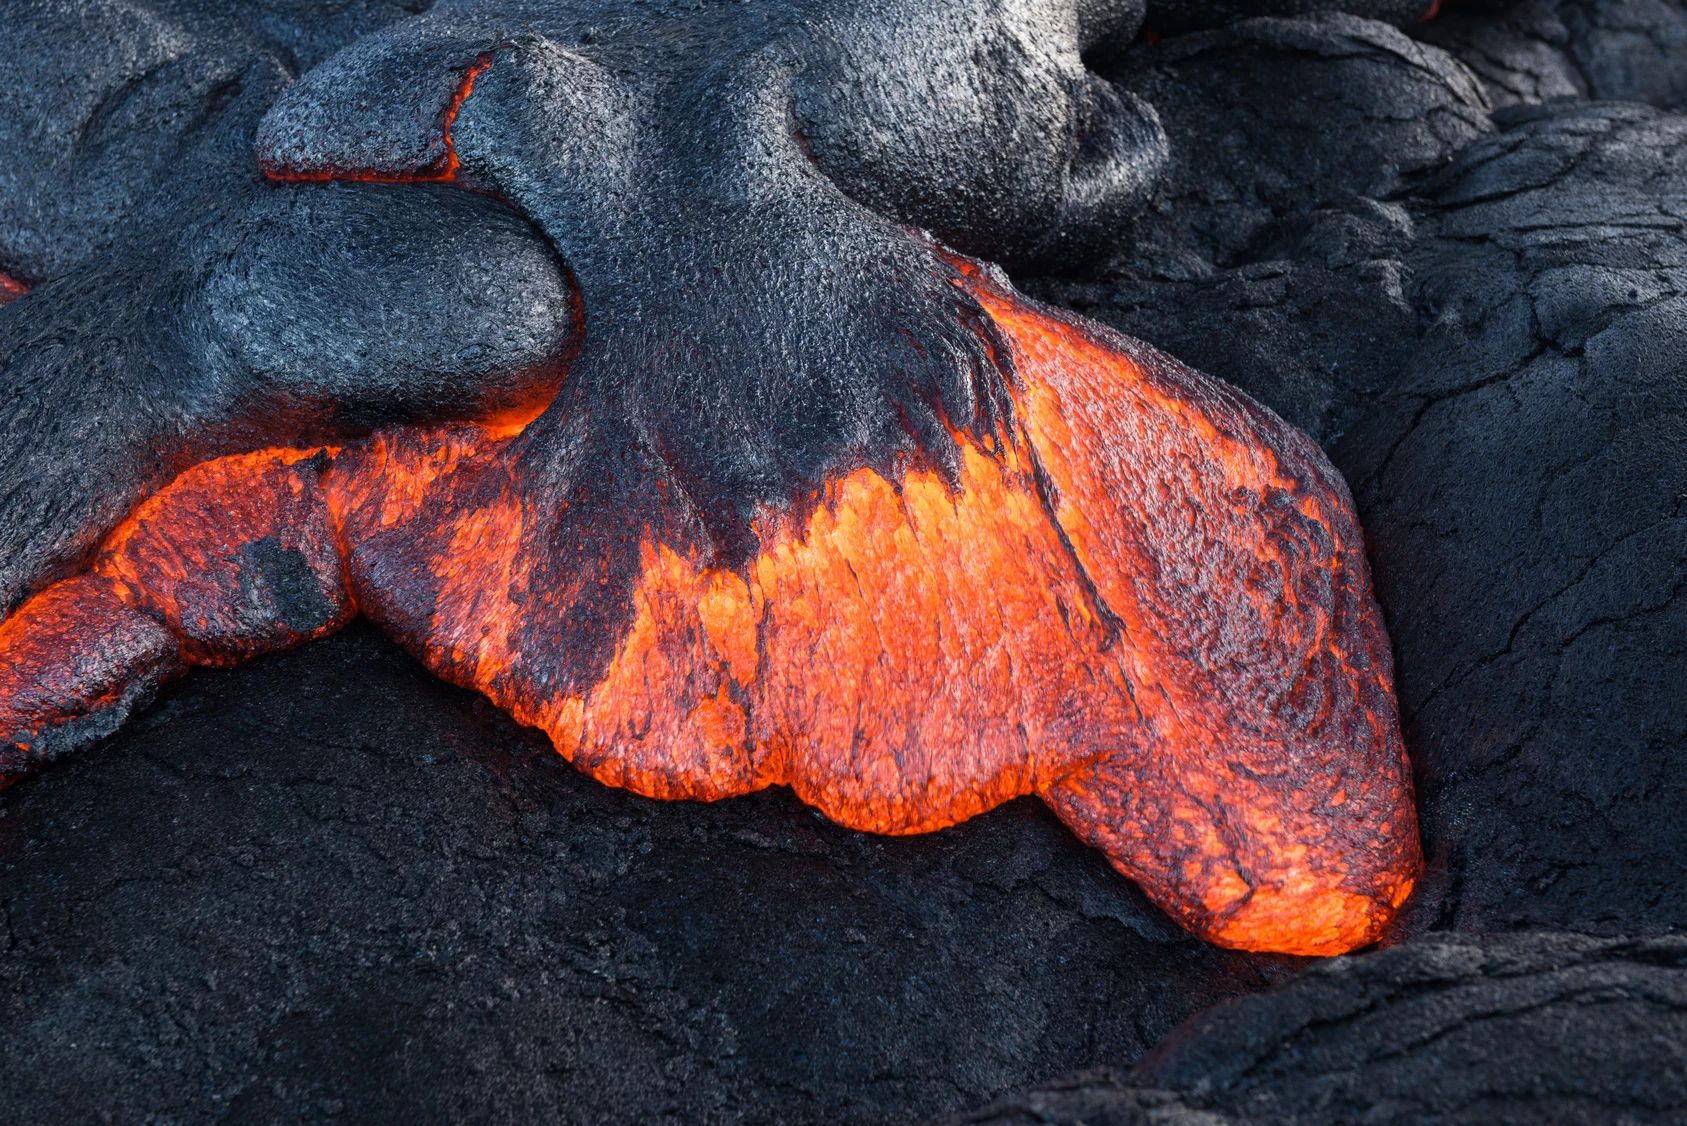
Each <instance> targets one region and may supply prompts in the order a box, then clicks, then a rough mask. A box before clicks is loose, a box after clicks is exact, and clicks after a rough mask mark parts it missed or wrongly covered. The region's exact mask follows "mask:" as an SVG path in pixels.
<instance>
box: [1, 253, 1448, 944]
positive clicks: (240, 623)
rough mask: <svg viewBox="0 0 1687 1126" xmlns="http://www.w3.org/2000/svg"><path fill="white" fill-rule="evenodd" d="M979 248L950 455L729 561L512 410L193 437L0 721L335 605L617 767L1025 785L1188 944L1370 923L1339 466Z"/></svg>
mask: <svg viewBox="0 0 1687 1126" xmlns="http://www.w3.org/2000/svg"><path fill="white" fill-rule="evenodd" d="M968 274H969V280H968V282H967V285H968V287H969V288H970V289H971V290H972V291H973V294H974V296H976V297H977V298H978V300H979V301H980V302H982V303H983V305H984V306H985V308H986V309H987V310H988V311H989V313H990V315H991V316H992V317H993V318H994V319H995V321H996V323H997V325H998V326H999V327H1000V328H1001V330H1002V331H1003V333H1004V334H1005V336H1006V338H1007V340H1008V341H1009V342H1010V343H1011V346H1012V350H1013V360H1014V367H1015V369H1016V372H1017V375H1016V376H1015V383H1014V385H1013V388H1012V395H1013V400H1014V407H1015V418H1014V421H1013V422H1012V424H1011V426H1009V427H1008V428H1007V435H1006V437H1005V438H1003V439H999V440H998V439H989V440H986V441H980V440H977V439H974V438H972V437H970V436H968V435H965V434H957V435H956V440H957V441H958V442H959V443H960V445H961V462H960V467H959V471H958V474H956V475H955V476H954V477H953V478H945V477H943V476H941V475H939V474H938V473H936V472H934V471H931V470H927V469H913V470H910V471H908V472H906V473H904V474H903V475H901V477H900V478H899V479H895V480H892V479H889V478H887V477H885V476H882V475H880V474H879V473H877V472H875V471H873V470H871V469H855V470H853V471H848V472H844V473H842V474H841V475H839V476H837V477H836V478H835V479H833V480H831V481H829V482H827V483H826V485H825V486H824V491H823V494H822V495H821V496H820V497H819V498H817V499H818V503H816V504H814V505H812V506H808V507H804V508H802V509H801V510H800V512H801V514H800V515H799V514H798V510H797V509H794V508H793V509H791V510H785V511H766V512H763V513H762V515H761V516H760V517H759V518H758V520H757V521H756V525H755V528H754V531H755V534H756V537H757V542H758V543H759V550H758V551H757V552H756V553H755V555H754V557H753V558H751V559H749V560H748V561H747V562H745V563H743V564H741V565H735V566H730V567H729V566H723V565H720V564H718V563H717V562H716V561H715V560H714V559H713V558H712V557H711V556H709V555H708V554H707V550H706V549H704V548H699V547H697V546H695V544H696V543H697V542H699V541H698V540H697V539H696V538H694V537H688V536H685V535H682V534H680V533H678V532H676V531H675V529H679V528H683V527H684V526H685V515H684V512H683V511H682V508H683V505H682V502H681V501H680V500H679V499H677V498H673V497H670V496H669V494H668V492H667V491H665V490H662V489H653V490H652V491H651V492H650V494H649V495H650V497H651V498H652V499H651V500H650V502H649V507H648V510H641V511H634V512H627V511H619V510H615V511H611V510H609V509H610V507H611V506H607V505H606V506H605V510H604V511H590V512H586V513H584V514H582V513H579V512H575V513H571V514H568V515H569V516H570V518H572V519H574V520H575V521H576V523H575V524H565V523H559V519H560V517H559V514H558V513H557V512H556V511H554V510H553V509H554V507H555V506H554V505H553V506H551V507H549V508H547V507H546V503H545V502H543V501H542V500H539V499H536V498H540V497H542V496H544V495H546V494H543V493H542V491H541V490H538V489H537V487H536V486H534V485H533V483H532V478H531V473H532V470H530V469H529V468H527V466H528V463H527V462H525V461H524V460H523V453H524V450H525V449H526V448H527V447H526V443H527V440H528V437H529V435H527V434H526V433H524V432H523V431H522V430H521V428H520V424H519V423H513V424H510V425H502V426H496V427H490V426H480V425H474V424H461V425H457V426H451V427H441V428H432V429H425V428H399V429H395V430H390V431H386V432H382V433H378V434H376V435H374V436H372V437H370V438H368V439H366V440H364V441H361V442H358V443H355V444H354V445H352V446H349V447H347V448H346V449H345V450H343V451H335V452H333V453H330V452H329V451H319V452H312V451H274V450H272V451H264V452H261V453H258V454H252V455H245V456H243V457H240V458H225V459H222V460H220V461H216V462H209V463H206V464H204V465H201V466H198V467H196V468H195V469H193V470H190V471H189V472H188V473H185V474H183V475H182V477H181V478H179V479H178V480H177V481H176V482H175V483H173V484H172V485H171V486H170V487H169V488H167V489H165V490H164V491H163V492H161V493H160V494H158V495H157V496H155V497H153V498H152V499H151V500H149V501H147V502H146V503H145V504H143V505H142V506H140V508H139V509H137V511H136V512H135V513H134V515H133V516H132V517H131V518H130V519H129V521H128V522H126V523H125V525H124V526H123V527H121V528H119V529H118V530H117V531H116V532H115V533H113V534H112V535H111V537H110V538H109V539H108V541H107V543H106V546H105V549H104V551H103V553H102V555H101V557H100V560H99V562H98V564H97V565H96V568H95V571H94V573H93V574H92V575H89V576H85V577H83V578H79V579H74V580H71V581H70V582H68V583H61V584H59V585H58V586H55V587H52V588H50V589H49V590H47V591H46V592H44V593H43V594H41V595H38V596H37V597H36V598H34V599H32V600H31V601H30V602H28V603H27V604H26V605H25V606H24V608H23V609H22V610H21V611H20V612H19V613H18V614H17V615H16V616H14V617H13V618H12V619H11V620H9V621H7V622H5V623H4V624H3V625H0V659H3V660H4V661H5V666H4V667H5V668H6V669H7V671H6V672H5V673H0V737H7V738H10V739H12V741H13V742H15V743H17V744H18V745H19V746H20V747H24V748H25V749H26V751H27V748H28V746H29V745H30V744H31V743H34V742H38V741H40V739H41V738H42V737H43V733H45V734H46V736H48V737H50V736H51V734H52V731H53V725H54V723H55V722H58V720H57V719H55V715H59V716H72V717H73V718H74V717H86V716H92V715H97V714H98V713H99V711H100V708H101V701H103V700H104V701H108V700H110V699H112V698H113V697H112V693H114V692H118V691H121V690H122V687H123V684H124V683H125V681H124V676H125V675H126V673H125V670H126V669H132V666H135V665H136V664H137V662H138V663H143V664H144V663H145V662H147V661H150V662H152V663H151V664H150V665H148V666H147V667H148V668H149V669H150V670H151V671H150V672H149V673H148V675H149V676H151V678H152V680H153V681H156V680H157V679H160V678H161V677H163V676H166V675H170V674H172V673H173V672H175V671H176V670H177V669H179V668H181V667H182V666H183V664H184V663H186V662H196V663H227V662H229V661H233V660H238V659H240V658H243V657H246V656H250V655H252V654H254V653H257V652H263V651H267V650H270V649H274V648H279V647H281V646H285V645H291V644H297V643H299V642H301V641H303V640H306V639H307V638H309V637H312V636H319V635H320V634H321V633H324V632H327V631H329V630H331V629H334V628H338V626H339V625H340V624H341V623H343V622H344V621H345V620H346V619H347V618H348V617H349V616H350V614H351V613H352V612H353V609H352V608H353V605H354V604H355V605H356V607H358V608H359V609H361V610H362V612H364V613H365V614H367V615H368V616H369V617H371V618H372V619H373V620H374V621H375V622H377V623H378V624H379V625H381V626H382V627H383V628H384V629H386V630H387V631H388V632H389V633H391V634H392V636H394V637H395V638H397V639H398V640H399V641H400V642H401V643H402V644H404V645H405V646H407V647H408V648H409V649H410V650H411V651H412V652H414V653H415V654H416V655H417V656H418V657H419V658H420V659H421V660H423V661H424V662H426V663H427V664H428V665H429V667H431V668H432V669H434V670H435V671H436V672H438V673H439V674H440V675H441V676H443V677H445V678H447V679H449V680H451V681H454V682H456V683H458V684H462V685H465V686H470V687H473V688H476V689H478V690H480V691H482V692H484V693H486V694H487V695H488V696H489V697H491V698H492V699H493V700H495V701H496V702H497V703H498V704H499V705H501V706H502V707H504V708H506V709H508V710H509V712H510V713H511V714H512V715H514V716H515V717H516V718H517V719H518V720H520V721H521V722H523V723H526V724H531V725H533V726H537V727H539V728H541V729H543V730H544V731H545V732H546V733H547V734H548V735H549V736H550V738H551V739H552V741H553V742H554V743H555V745H556V747H557V749H558V750H559V751H560V752H561V753H562V754H563V755H565V756H567V757H568V758H570V759H571V760H572V761H573V762H574V763H575V764H576V765H577V766H578V767H580V768H581V769H582V770H584V771H586V772H587V773H589V774H591V775H592V776H593V777H595V778H597V779H599V780H601V781H603V782H605V783H608V784H610V785H615V786H622V787H626V788H627V789H630V790H633V791H635V792H637V793H640V794H644V795H647V796H650V797H656V798H692V799H700V800H713V799H717V798H724V797H730V796H733V795H736V794H743V793H746V792H749V791H752V790H756V789H759V788H761V787H764V786H770V785H787V786H790V787H792V788H793V789H794V790H795V791H796V793H797V794H798V795H799V796H800V797H801V798H802V799H803V800H804V801H806V802H808V803H810V804H812V805H814V806H816V807H817V808H819V809H820V810H822V811H823V812H824V813H825V814H826V815H827V816H828V817H830V818H832V819H833V820H835V821H837V822H839V823H841V824H844V825H847V826H851V827H854V828H858V829H864V830H869V831H873V832H879V833H920V832H927V831H930V830H933V829H938V828H941V827H943V826H945V825H950V824H954V823H955V822H958V821H961V820H964V819H966V818H969V817H972V816H974V815H975V814H978V813H981V812H984V811H985V810H988V809H990V808H991V807H993V806H995V805H997V804H999V803H1001V802H1003V801H1006V800H1009V799H1011V798H1014V797H1017V796H1020V795H1024V794H1037V795H1039V796H1041V797H1042V798H1043V800H1044V801H1046V802H1048V803H1049V805H1050V806H1051V807H1052V808H1053V809H1054V810H1055V811H1056V813H1058V814H1059V816H1060V817H1061V818H1062V819H1063V820H1064V821H1065V822H1066V823H1067V824H1069V825H1070V826H1072V828H1073V829H1074V830H1075V831H1076V832H1077V833H1078V834H1079V835H1080V836H1081V837H1082V838H1083V839H1084V840H1086V841H1087V842H1089V843H1091V844H1093V845H1095V846H1096V847H1098V848H1100V849H1102V850H1103V851H1104V852H1105V853H1106V854H1107V856H1108V857H1109V858H1110V859H1111V860H1112V862H1113V863H1114V865H1115V866H1117V867H1118V868H1119V870H1120V871H1122V872H1124V873H1125V874H1127V875H1128V876H1130V877H1131V878H1133V879H1135V880H1136V881H1138V882H1139V883H1140V884H1141V885H1142V887H1143V889H1144V890H1145V891H1146V892H1147V894H1148V895H1149V896H1150V897H1151V898H1152V899H1153V900H1154V901H1155V902H1156V903H1158V904H1159V905H1160V906H1161V907H1163V908H1164V909H1165V910H1166V911H1168V912H1169V913H1170V914H1171V915H1173V916H1174V917H1176V918H1177V919H1178V920H1179V921H1180V922H1182V923H1183V924H1184V925H1185V926H1187V927H1188V928H1189V929H1191V930H1192V931H1194V932H1195V933H1197V934H1199V935H1202V936H1203V937H1205V938H1208V939H1210V940H1212V941H1214V942H1217V943H1220V944H1222V945H1226V946H1233V947H1238V948H1242V949H1250V950H1277V951H1284V952H1289V953H1297V954H1334V953H1340V952H1343V951H1346V950H1350V949H1353V948H1355V947H1358V946H1361V945H1364V944H1367V943H1369V942H1372V941H1375V940H1376V938H1377V937H1378V936H1379V935H1380V934H1381V932H1382V930H1383V928H1384V927H1385V926H1386V924H1387V923H1388V921H1389V920H1390V918H1391V917H1392V916H1393V914H1394V912H1395V910H1396V909H1397V908H1398V907H1399V905H1400V904H1401V902H1403V900H1404V899H1405V896H1406V895H1407V893H1408V892H1409V891H1410V888H1411V886H1412V881H1413V878H1414V877H1415V875H1416V873H1417V871H1418V869H1419V866H1420V863H1421V861H1420V856H1419V846H1418V836H1417V825H1416V818H1415V813H1414V810H1413V804H1412V795H1411V784H1410V778H1409V773H1408V767H1407V763H1406V758H1405V754H1404V751H1403V748H1402V745H1401V742H1400V737H1399V732H1398V726H1397V721H1396V717H1395V707H1394V702H1393V695H1392V685H1391V678H1392V670H1391V666H1390V658H1389V651H1388V647H1387V639H1386V637H1385V636H1384V633H1383V629H1382V625H1381V621H1380V615H1379V613H1378V611H1377V608H1376V606H1375V604H1374V602H1373V601H1372V599H1371V593H1370V586H1369V577H1368V574H1367V569H1366V564H1365V560H1364V556H1363V550H1362V537H1361V533H1360V530H1359V527H1358V525H1357V522H1356V520H1355V518H1354V516H1353V511H1352V504H1351V501H1350V499H1349V498H1348V495H1347V492H1346V488H1345V486H1344V485H1343V483H1342V482H1341V479H1340V478H1339V476H1338V475H1336V473H1335V471H1334V470H1333V469H1332V468H1330V466H1329V465H1328V463H1327V462H1326V461H1325V460H1324V459H1323V456H1322V454H1321V453H1319V451H1318V450H1317V448H1316V447H1315V446H1314V445H1312V443H1311V442H1310V441H1309V440H1308V439H1306V438H1305V437H1304V436H1303V435H1301V434H1299V433H1298V432H1296V431H1294V430H1292V429H1291V428H1290V427H1288V426H1287V425H1285V424H1284V423H1282V422H1281V421H1280V420H1279V419H1277V418H1276V416H1274V415H1271V414H1270V413H1269V412H1267V411H1264V410H1263V409H1262V408H1260V407H1258V406H1256V405H1255V404H1253V403H1252V402H1251V401H1249V400H1247V399H1245V398H1244V397H1242V396H1241V395H1239V394H1237V393H1236V392H1234V391H1231V390H1230V389H1228V388H1226V387H1224V386H1223V385H1221V384H1218V383H1216V382H1214V381H1212V380H1208V379H1206V378H1205V377H1202V376H1200V375H1197V374H1196V373H1193V372H1190V371H1188V369H1185V368H1183V367H1182V366H1181V365H1178V364H1177V363H1176V362H1175V361H1173V360H1171V359H1170V358H1168V357H1166V356H1163V355H1161V354H1160V353H1157V352H1154V351H1153V350H1151V349H1148V348H1146V347H1145V346H1142V345H1138V344H1135V343H1134V342H1130V341H1127V340H1124V339H1123V338H1119V337H1113V336H1106V335H1101V334H1099V332H1098V330H1095V329H1093V328H1091V327H1087V326H1085V325H1083V324H1080V323H1079V322H1076V321H1073V320H1069V319H1065V318H1063V317H1061V316H1059V315H1056V314H1052V313H1050V312H1048V311H1045V310H1042V309H1040V308H1036V307H1033V306H1031V305H1029V304H1028V303H1026V302H1024V301H1023V300H1022V299H1020V298H1017V297H1016V296H1014V295H1013V294H1012V293H1011V292H1010V291H1008V290H1006V289H1005V288H1002V287H999V286H998V285H996V284H995V283H993V282H992V281H990V280H989V279H988V278H986V277H984V276H983V275H982V274H981V273H979V272H978V271H976V270H972V269H969V270H968ZM601 526H609V527H610V531H608V532H605V533H604V536H605V539H604V542H616V543H620V542H625V543H626V544H627V551H628V552H629V554H628V556H627V558H629V559H631V560H633V563H632V564H631V565H630V566H629V567H628V569H627V570H626V572H625V575H624V576H623V575H622V573H621V572H617V571H615V570H614V568H613V567H611V566H610V564H609V563H608V562H607V561H605V559H604V558H602V557H601V556H600V555H599V554H597V553H595V552H592V551H587V550H586V548H585V543H586V541H585V540H584V539H582V540H581V541H580V544H581V546H579V547H578V548H577V549H575V550H576V551H577V554H575V555H569V554H568V553H567V550H563V551H562V553H561V554H560V555H559V554H558V551H559V542H558V537H563V541H564V542H562V543H561V544H560V547H561V548H562V549H567V548H568V543H570V542H572V541H569V540H567V536H569V535H575V534H576V532H577V531H578V529H580V528H586V529H590V528H593V527H601ZM568 529H575V531H568ZM594 542H595V541H594ZM558 558H563V559H567V560H570V561H571V562H570V563H569V566H568V567H561V566H558V565H556V564H555V562H554V561H555V560H556V559H558ZM539 559H544V560H549V561H551V562H548V563H545V564H544V565H536V564H535V562H534V561H535V560H539ZM290 600H291V601H290ZM307 603H308V605H306V604H307ZM605 607H609V608H610V610H608V611H606V610H605ZM587 619H590V620H591V621H598V620H599V619H602V621H604V622H607V623H608V625H606V626H604V628H603V629H601V630H600V631H599V632H597V633H590V632H580V631H581V630H582V629H583V628H584V627H583V626H581V625H580V623H581V622H583V621H586V620H587ZM124 631H127V633H125V632H124ZM571 631H572V632H571ZM130 635H133V636H134V637H137V638H141V639H142V640H139V641H136V642H134V643H133V644H130V645H129V646H128V648H123V647H122V646H121V645H119V646H118V647H117V648H118V650H120V651H117V652H114V653H110V654H108V653H107V652H106V651H107V650H108V649H110V648H111V646H112V645H113V644H114V643H113V642H112V641H111V639H112V638H120V637H127V636H130ZM160 637H165V638H169V639H173V640H172V641H171V642H170V644H169V645H161V644H160V642H159V638H160ZM584 637H598V638H601V639H602V640H601V641H600V642H598V643H597V644H599V645H600V646H601V651H600V652H595V653H582V652H580V651H578V645H579V644H582V643H581V642H578V639H579V638H584ZM571 639H573V640H571ZM148 646H150V648H148ZM102 647H103V648H102ZM143 650H144V652H142V651H143ZM89 653H92V654H94V657H93V658H89V659H88V660H84V659H83V657H82V656H80V655H81V654H89ZM136 653H139V654H140V656H135V655H134V654H136ZM96 658H97V659H96ZM125 660H127V661H128V662H129V663H128V664H127V665H126V664H124V661H125ZM79 662H80V663H79ZM84 668H86V670H88V671H87V672H86V673H85V674H84V673H83V672H82V671H80V670H83V669H84ZM582 669H584V670H590V671H589V674H587V673H582V672H581V671H580V670H582ZM79 678H80V679H79ZM582 678H584V679H582ZM55 709H57V712H55ZM67 722H68V721H67Z"/></svg>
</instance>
